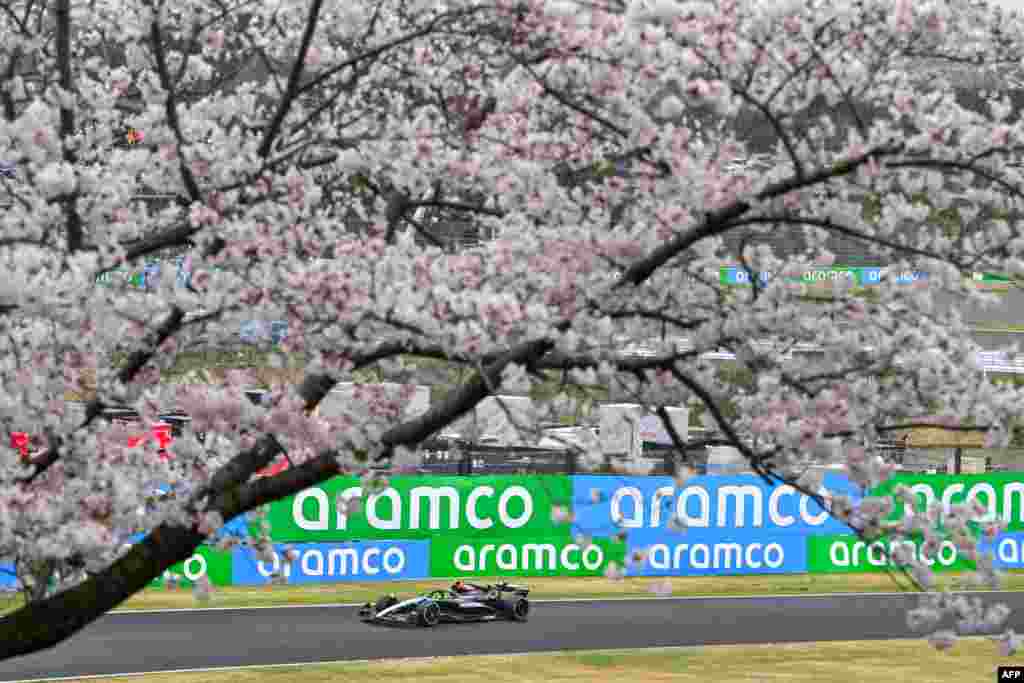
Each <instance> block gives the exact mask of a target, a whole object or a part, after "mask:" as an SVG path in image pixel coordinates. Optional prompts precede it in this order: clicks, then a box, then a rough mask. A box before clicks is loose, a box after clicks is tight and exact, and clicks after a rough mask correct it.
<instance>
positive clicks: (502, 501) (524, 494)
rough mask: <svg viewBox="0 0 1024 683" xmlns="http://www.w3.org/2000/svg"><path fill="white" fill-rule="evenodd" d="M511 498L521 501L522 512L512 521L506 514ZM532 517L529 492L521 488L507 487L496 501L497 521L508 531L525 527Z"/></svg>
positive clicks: (531, 502) (531, 499) (531, 503)
mask: <svg viewBox="0 0 1024 683" xmlns="http://www.w3.org/2000/svg"><path fill="white" fill-rule="evenodd" d="M513 496H514V497H516V498H518V499H519V500H521V501H523V511H522V512H521V513H520V514H519V516H518V517H516V518H514V519H513V518H512V517H511V516H510V515H509V513H508V504H509V501H510V500H512V498H513ZM532 516H533V496H531V495H530V492H529V491H528V490H527V489H525V488H523V487H522V486H509V487H508V488H507V489H505V491H504V492H503V493H502V494H501V498H499V499H498V519H499V520H501V523H502V524H503V525H504V526H505V527H507V528H509V529H518V528H519V527H522V526H525V525H526V523H527V522H529V521H530V517H532Z"/></svg>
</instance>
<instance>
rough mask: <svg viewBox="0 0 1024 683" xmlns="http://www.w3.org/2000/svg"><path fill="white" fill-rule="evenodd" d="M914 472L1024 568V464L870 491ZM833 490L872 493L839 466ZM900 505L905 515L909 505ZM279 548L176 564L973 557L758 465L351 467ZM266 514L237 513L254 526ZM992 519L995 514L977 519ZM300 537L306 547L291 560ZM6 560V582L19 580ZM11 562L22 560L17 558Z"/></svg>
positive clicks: (298, 574)
mask: <svg viewBox="0 0 1024 683" xmlns="http://www.w3.org/2000/svg"><path fill="white" fill-rule="evenodd" d="M900 484H902V485H905V486H907V487H909V488H910V489H911V491H913V492H914V493H915V494H916V496H917V501H918V507H920V505H921V504H923V503H925V502H927V501H939V502H941V503H943V504H944V505H946V506H952V505H957V504H961V503H968V502H977V503H978V504H979V505H980V506H981V507H982V508H983V509H984V510H985V511H987V513H988V515H989V517H990V518H991V519H1002V520H1004V521H1005V522H1006V523H1007V525H1008V531H1006V532H1003V533H1001V534H998V535H996V536H995V537H993V538H988V537H984V538H982V540H981V541H980V548H981V550H982V552H983V553H988V552H990V553H992V555H993V557H994V561H995V566H996V567H997V568H1000V569H1012V568H1024V475H1022V474H1017V473H992V474H979V475H961V476H949V475H913V474H900V475H897V476H895V477H894V478H893V479H892V480H890V481H887V482H886V483H885V484H884V485H882V486H881V487H879V488H878V489H876V490H873V491H871V492H869V494H870V495H891V494H892V493H893V491H894V490H895V487H896V486H897V485H900ZM823 489H824V490H823V493H829V494H832V495H840V494H845V495H848V496H850V497H851V498H852V499H854V500H855V501H856V500H858V499H860V498H861V496H862V494H861V492H860V491H859V489H858V488H857V487H856V486H855V485H854V484H853V483H852V482H851V481H850V480H848V479H847V478H846V477H844V476H842V475H839V474H834V473H829V474H826V475H825V478H824V480H823ZM904 512H905V511H904V509H903V505H902V504H899V505H896V506H895V509H894V511H893V514H892V517H891V519H894V520H895V519H899V518H900V517H901V516H902V515H903V514H904ZM270 519H271V522H272V527H271V529H272V531H271V533H272V540H273V541H274V543H275V553H274V557H273V558H261V557H257V556H256V555H255V553H254V551H253V550H252V549H251V548H249V547H236V548H235V549H233V550H232V551H230V552H220V551H217V550H215V549H213V548H209V547H204V548H201V549H200V550H199V551H198V552H197V553H196V554H195V555H193V556H192V557H191V558H189V559H188V560H187V561H186V562H183V563H180V564H178V565H176V566H175V567H172V568H171V569H170V570H169V571H168V572H167V573H165V575H164V576H162V577H160V578H158V579H156V580H155V581H154V582H153V583H152V584H151V586H153V587H159V586H163V585H165V583H166V579H167V577H169V576H171V575H172V574H173V575H175V577H176V578H177V581H176V583H178V584H179V585H184V586H186V587H187V586H189V585H190V584H191V583H193V582H194V581H195V580H197V579H198V578H199V577H201V576H203V575H205V576H207V577H208V578H209V579H210V581H211V583H213V584H214V585H218V586H228V585H260V584H265V583H268V582H269V581H270V580H271V577H273V576H274V575H275V573H281V574H283V575H284V577H285V578H286V579H287V581H288V582H289V583H293V584H298V583H336V582H346V581H360V582H366V581H395V580H408V579H425V578H448V577H455V576H496V575H497V576H519V577H531V576H601V575H603V574H605V572H606V571H608V569H609V566H610V565H611V564H612V563H615V565H617V566H618V567H622V568H625V573H626V575H628V576H721V575H755V574H803V573H811V574H822V573H860V572H880V571H884V570H885V568H886V563H887V562H891V561H892V560H891V556H892V553H893V552H894V551H896V550H897V549H898V547H899V546H900V545H903V546H904V551H903V552H906V553H913V554H914V555H916V556H918V557H921V559H923V560H924V561H925V562H927V563H930V564H931V566H932V568H933V569H935V570H937V571H963V570H970V569H973V567H974V565H973V563H971V562H970V561H968V560H967V559H966V558H965V557H964V556H963V553H962V552H961V551H960V550H959V549H957V548H956V546H955V545H953V543H952V542H945V543H943V544H942V545H941V547H940V548H939V549H938V552H937V553H935V554H934V555H933V556H926V555H924V554H923V553H922V550H921V542H920V539H910V540H908V541H904V542H902V543H893V542H891V541H890V540H885V539H883V540H880V541H877V542H875V543H870V544H866V543H864V542H863V541H861V540H859V539H857V538H856V537H855V536H854V535H853V534H851V533H850V532H849V529H848V528H847V527H845V526H844V525H842V524H841V523H839V522H837V521H836V520H834V519H832V518H831V517H830V516H829V515H828V513H827V512H826V511H825V510H823V509H822V508H821V507H820V506H819V505H818V504H817V503H815V502H814V500H812V499H811V498H809V497H807V496H804V495H802V494H800V493H798V492H797V491H795V490H793V489H792V488H790V487H785V486H784V487H769V486H767V485H765V484H764V483H763V482H762V481H761V480H760V479H759V478H757V477H755V476H752V475H736V476H698V477H694V478H692V479H690V480H689V481H687V482H686V485H685V486H684V487H682V488H679V487H677V486H675V484H674V481H673V480H672V479H671V478H670V477H616V476H594V475H581V476H567V475H530V476H526V475H519V476H485V477H455V476H452V477H438V476H420V477H397V478H395V479H393V480H392V481H391V483H390V485H389V487H388V488H385V489H383V490H380V491H373V492H370V491H363V490H362V489H361V487H360V484H359V481H358V480H357V479H354V478H347V477H338V478H336V479H333V480H330V481H328V482H325V483H324V484H321V485H320V486H316V487H312V488H310V489H307V490H305V491H303V492H301V493H299V494H297V495H295V496H291V497H289V498H285V499H282V500H280V501H277V502H275V503H273V504H271V506H270ZM254 523H255V522H254V521H252V520H246V519H245V518H244V517H240V518H237V519H235V520H232V521H231V523H230V524H229V526H228V528H227V529H225V530H224V531H222V533H230V534H231V535H244V533H245V530H246V527H247V526H251V525H252V524H254ZM976 531H978V533H980V529H977V530H976ZM286 548H291V549H293V550H295V551H296V553H297V557H296V558H295V560H294V561H293V562H290V563H289V562H286V561H285V560H284V557H285V550H286ZM12 569H13V568H12V567H7V566H5V565H0V588H3V587H5V586H8V584H11V585H13V577H12V576H11V570H12ZM5 570H6V571H5Z"/></svg>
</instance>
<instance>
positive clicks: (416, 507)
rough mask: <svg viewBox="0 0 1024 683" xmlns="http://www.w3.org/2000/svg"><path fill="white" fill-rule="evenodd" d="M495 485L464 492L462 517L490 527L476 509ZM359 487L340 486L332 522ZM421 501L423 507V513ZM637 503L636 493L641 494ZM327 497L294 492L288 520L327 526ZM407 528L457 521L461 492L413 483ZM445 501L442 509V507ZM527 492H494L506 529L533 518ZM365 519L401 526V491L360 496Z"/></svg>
mask: <svg viewBox="0 0 1024 683" xmlns="http://www.w3.org/2000/svg"><path fill="white" fill-rule="evenodd" d="M495 494H496V491H495V489H494V488H493V487H491V486H477V487H474V488H473V489H472V490H471V491H470V492H469V495H468V496H467V497H466V520H467V521H468V522H469V525H470V526H471V527H472V528H474V529H490V528H492V527H493V526H494V520H493V519H490V518H488V517H486V516H483V515H481V513H480V511H479V510H478V509H477V508H478V506H479V503H480V499H481V498H493V497H494V496H495ZM362 495H363V489H362V488H361V487H359V486H351V487H349V488H346V489H344V490H342V491H341V492H340V494H339V495H338V499H337V501H336V502H337V509H336V512H335V522H334V524H335V528H336V529H340V530H347V529H348V521H349V520H348V517H349V516H348V512H347V510H346V509H345V508H346V507H347V503H348V502H349V501H350V500H352V499H353V498H361V497H362ZM383 500H387V501H388V503H389V505H390V515H389V516H385V514H384V511H383V510H382V509H381V508H380V507H379V505H380V503H381V502H382V501H383ZM515 500H518V501H520V504H521V505H522V511H521V512H517V513H515V514H513V513H512V511H511V510H510V508H511V506H512V504H513V501H515ZM307 501H312V504H313V508H314V509H313V511H312V513H311V514H310V515H308V516H307V510H306V508H307V507H308V505H307ZM424 502H425V503H426V506H427V513H426V515H425V516H424V514H423V504H424ZM641 505H642V499H641ZM330 506H331V502H330V501H329V500H328V496H327V492H326V491H324V490H323V489H321V488H309V489H306V490H304V491H302V492H300V493H298V494H296V495H295V497H294V499H293V500H292V521H293V522H294V523H295V525H296V526H297V527H299V528H300V529H303V530H305V531H328V530H329V529H330V519H329V510H330ZM409 506H410V512H409V526H408V529H409V530H418V529H424V528H425V529H430V530H439V529H441V528H442V519H444V518H447V520H448V524H447V527H444V528H446V529H450V530H455V529H458V528H459V527H460V518H459V515H460V509H461V498H460V495H459V490H458V489H457V488H455V487H453V486H438V487H434V486H416V487H414V488H413V489H411V490H410V491H409ZM445 506H447V508H448V510H447V515H445V514H443V513H444V507H445ZM533 512H534V504H533V496H532V495H531V494H530V491H529V489H527V488H525V487H523V486H510V487H508V488H507V489H505V490H504V491H502V493H501V495H500V496H499V497H498V521H499V522H500V523H501V525H502V526H504V527H505V528H507V529H519V528H521V527H524V526H526V525H527V524H529V522H530V520H531V519H532V518H533ZM366 522H367V524H368V525H369V526H370V527H371V528H373V529H380V530H385V531H397V530H399V529H402V528H403V527H402V497H401V495H400V494H399V492H398V491H397V490H395V489H394V488H387V489H385V490H383V491H381V492H380V493H375V494H373V495H371V496H369V497H368V498H367V500H366Z"/></svg>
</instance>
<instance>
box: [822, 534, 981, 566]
mask: <svg viewBox="0 0 1024 683" xmlns="http://www.w3.org/2000/svg"><path fill="white" fill-rule="evenodd" d="M899 546H904V547H906V548H907V550H908V551H910V550H912V551H913V553H914V557H916V558H917V559H918V560H921V561H922V562H924V563H925V564H927V565H928V566H929V567H930V568H931V569H932V570H933V571H954V572H961V571H973V570H974V569H975V565H974V563H973V562H971V561H969V560H966V559H964V558H963V557H962V556H961V554H960V552H959V551H958V550H957V548H956V546H955V545H953V543H952V541H943V543H942V546H941V547H940V548H939V552H938V553H936V554H935V556H934V557H924V556H923V555H922V553H921V542H920V540H915V541H911V540H879V541H874V542H872V543H865V542H864V541H861V540H860V539H858V538H857V537H856V536H854V535H852V534H849V535H835V536H809V537H808V538H807V572H808V573H809V574H846V573H848V574H859V573H865V572H884V571H886V567H893V568H895V567H898V566H900V565H897V564H895V563H894V562H893V561H892V557H893V553H894V552H895V551H896V549H897V548H898V547H899Z"/></svg>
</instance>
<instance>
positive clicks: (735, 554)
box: [647, 543, 786, 571]
mask: <svg viewBox="0 0 1024 683" xmlns="http://www.w3.org/2000/svg"><path fill="white" fill-rule="evenodd" d="M687 555H689V558H687ZM785 560H786V553H785V551H784V550H783V549H782V546H781V545H779V544H778V543H769V544H768V545H766V546H762V545H761V544H760V543H750V544H748V545H746V546H745V547H744V546H742V545H740V544H739V543H714V544H712V545H711V546H708V545H707V544H706V543H692V544H691V543H679V544H676V545H675V546H673V547H672V548H671V549H670V548H669V546H668V545H666V544H664V543H658V544H656V545H652V546H651V547H650V548H649V550H648V553H647V564H648V566H649V567H650V568H651V569H658V570H663V571H668V570H674V569H684V568H687V567H690V568H693V569H744V568H748V569H760V568H761V567H762V566H767V567H769V568H771V569H778V568H779V567H781V566H782V565H783V563H784V562H785Z"/></svg>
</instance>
